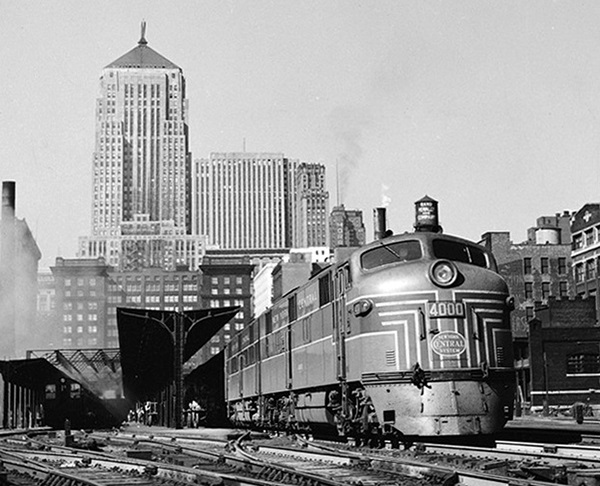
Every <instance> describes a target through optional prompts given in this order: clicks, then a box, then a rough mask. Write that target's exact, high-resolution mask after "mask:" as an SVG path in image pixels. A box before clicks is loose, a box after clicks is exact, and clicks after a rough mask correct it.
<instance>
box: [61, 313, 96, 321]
mask: <svg viewBox="0 0 600 486" xmlns="http://www.w3.org/2000/svg"><path fill="white" fill-rule="evenodd" d="M85 317H87V319H85ZM73 320H76V321H79V322H81V321H85V320H87V321H97V320H98V314H88V315H87V316H85V315H83V314H76V315H75V319H73V314H64V315H63V321H65V322H70V321H73Z"/></svg>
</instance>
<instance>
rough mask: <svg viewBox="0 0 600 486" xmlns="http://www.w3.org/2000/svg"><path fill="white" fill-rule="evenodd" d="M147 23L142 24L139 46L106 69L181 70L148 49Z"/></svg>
mask: <svg viewBox="0 0 600 486" xmlns="http://www.w3.org/2000/svg"><path fill="white" fill-rule="evenodd" d="M145 30H146V22H142V37H141V38H140V40H139V41H138V45H137V46H136V47H134V48H133V49H131V50H130V51H129V52H128V53H126V54H123V55H122V56H121V57H120V58H118V59H117V60H115V61H113V62H111V63H110V64H109V65H108V66H106V68H159V69H160V68H163V69H181V68H180V67H179V66H177V64H175V63H173V62H171V61H169V60H168V59H167V58H166V57H164V56H162V55H160V54H159V53H158V52H156V51H155V50H154V49H152V48H150V47H148V41H147V40H146V38H145Z"/></svg>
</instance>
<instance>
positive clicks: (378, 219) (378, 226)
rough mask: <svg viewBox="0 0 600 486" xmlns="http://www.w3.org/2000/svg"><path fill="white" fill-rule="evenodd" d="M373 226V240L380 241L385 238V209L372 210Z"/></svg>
mask: <svg viewBox="0 0 600 486" xmlns="http://www.w3.org/2000/svg"><path fill="white" fill-rule="evenodd" d="M373 226H374V237H375V239H376V240H380V239H382V238H383V237H384V236H385V232H386V230H387V227H386V226H387V223H386V216H385V208H375V209H373Z"/></svg>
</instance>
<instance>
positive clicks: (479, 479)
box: [299, 439, 549, 486]
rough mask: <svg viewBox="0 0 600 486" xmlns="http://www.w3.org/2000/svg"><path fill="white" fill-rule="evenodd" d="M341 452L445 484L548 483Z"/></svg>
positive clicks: (384, 468) (383, 468) (542, 485)
mask: <svg viewBox="0 0 600 486" xmlns="http://www.w3.org/2000/svg"><path fill="white" fill-rule="evenodd" d="M299 441H300V442H301V443H303V444H304V445H305V446H306V447H309V448H313V449H317V450H321V451H326V452H329V453H336V452H337V453H340V451H337V450H336V449H335V448H332V447H330V446H325V445H321V444H316V443H314V442H309V441H305V440H304V439H299ZM343 454H344V455H346V454H347V455H349V456H351V457H352V458H353V459H354V460H360V461H363V462H367V463H369V464H370V467H371V468H373V469H377V470H381V471H386V472H389V473H395V474H403V475H411V476H414V477H436V478H444V482H445V483H446V482H447V483H448V484H460V485H461V486H462V485H465V486H482V485H485V486H548V484H549V483H548V482H544V481H537V480H533V479H521V478H515V477H508V476H500V475H495V474H490V473H486V472H482V471H467V470H463V469H459V468H454V467H447V466H440V465H437V464H430V463H426V462H420V461H418V460H415V459H404V458H398V457H390V456H383V455H376V454H370V453H369V454H365V453H362V452H360V453H359V452H354V451H348V452H347V451H344V452H343Z"/></svg>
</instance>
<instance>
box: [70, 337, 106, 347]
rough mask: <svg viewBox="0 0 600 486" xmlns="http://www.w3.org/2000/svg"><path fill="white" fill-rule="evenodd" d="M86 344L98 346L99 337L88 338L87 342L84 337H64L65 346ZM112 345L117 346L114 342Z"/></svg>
mask: <svg viewBox="0 0 600 486" xmlns="http://www.w3.org/2000/svg"><path fill="white" fill-rule="evenodd" d="M113 343H114V341H113ZM85 344H87V345H88V346H97V345H98V338H88V339H87V342H86V340H85V339H83V338H78V339H76V340H73V338H70V337H66V338H63V346H64V347H65V348H67V347H70V346H73V345H76V346H78V347H81V346H84V345H85ZM112 346H115V344H112ZM112 346H111V347H112Z"/></svg>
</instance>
